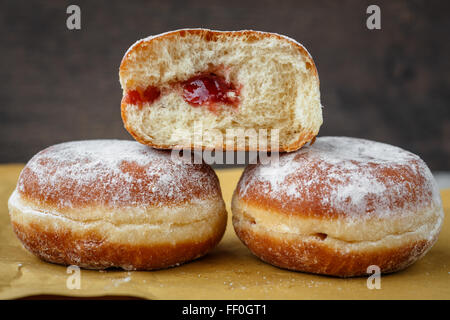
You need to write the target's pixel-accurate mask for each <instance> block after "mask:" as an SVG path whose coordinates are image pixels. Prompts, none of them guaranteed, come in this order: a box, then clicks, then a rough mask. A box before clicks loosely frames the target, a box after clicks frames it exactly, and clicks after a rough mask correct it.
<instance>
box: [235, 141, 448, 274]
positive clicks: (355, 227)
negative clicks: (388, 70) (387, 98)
mask: <svg viewBox="0 0 450 320" xmlns="http://www.w3.org/2000/svg"><path fill="white" fill-rule="evenodd" d="M231 208H232V212H233V226H234V229H235V231H236V234H237V236H238V237H239V238H240V239H241V241H242V242H243V243H244V244H245V245H246V246H247V247H248V248H249V249H250V251H252V253H253V254H255V255H256V256H257V257H259V258H260V259H262V260H263V261H266V262H268V263H270V264H272V265H275V266H278V267H281V268H286V269H290V270H296V271H303V272H310V273H317V274H323V275H330V276H338V277H352V276H362V275H366V274H368V270H367V268H368V267H369V266H371V265H376V266H378V267H379V268H380V271H381V272H382V273H390V272H395V271H398V270H402V269H404V268H406V267H408V266H410V265H411V264H413V263H414V262H415V261H417V260H418V259H420V258H421V257H423V256H424V255H425V254H426V253H427V252H428V250H429V249H430V248H431V247H432V246H433V244H434V243H435V242H436V241H437V238H438V235H439V232H440V230H441V226H442V222H443V216H444V215H443V209H442V202H441V199H440V195H439V189H438V187H437V184H436V182H435V181H434V178H433V176H432V174H431V172H430V170H429V169H428V167H427V166H426V165H425V163H424V162H423V161H422V160H421V159H420V158H419V157H418V156H416V155H414V154H412V153H409V152H407V151H405V150H402V149H400V148H396V147H393V146H389V145H385V144H381V143H375V142H370V141H367V140H361V139H354V138H341V137H325V138H318V139H317V141H316V143H315V144H314V145H312V146H309V147H306V148H303V149H301V150H299V151H297V152H295V153H292V154H284V155H281V156H280V163H279V164H278V167H276V166H274V167H271V166H270V165H262V164H257V165H251V166H248V167H247V168H246V169H245V170H244V172H243V174H242V176H241V179H240V181H239V183H238V186H237V188H236V190H235V192H234V195H233V200H232V205H231Z"/></svg>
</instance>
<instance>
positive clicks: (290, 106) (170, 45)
mask: <svg viewBox="0 0 450 320" xmlns="http://www.w3.org/2000/svg"><path fill="white" fill-rule="evenodd" d="M119 75H120V83H121V85H122V89H123V99H122V118H123V121H124V124H125V127H126V129H127V130H128V131H129V132H130V133H131V135H132V136H133V137H134V138H135V139H136V140H137V141H139V142H141V143H144V144H147V145H150V146H154V147H157V148H163V149H166V148H169V149H171V148H175V147H176V148H191V147H194V148H200V147H201V148H203V149H208V150H212V149H220V148H222V149H225V147H226V148H227V149H228V150H253V151H258V150H259V151H267V150H274V148H278V147H279V148H280V150H281V151H292V150H297V149H298V148H300V147H301V146H302V145H303V144H305V143H306V142H308V141H310V140H312V139H313V138H314V137H315V136H316V135H317V133H318V132H319V128H320V125H321V124H322V110H321V104H320V91H319V77H318V74H317V69H316V67H315V65H314V62H313V59H312V58H311V56H310V54H309V53H308V52H307V51H306V49H305V48H304V47H303V46H302V45H301V44H299V43H298V42H296V41H295V40H293V39H290V38H288V37H285V36H281V35H278V34H274V33H267V32H258V31H234V32H223V31H212V30H206V29H183V30H177V31H172V32H167V33H164V34H160V35H156V36H153V37H149V38H146V39H142V40H140V41H138V42H136V43H135V44H134V45H133V46H131V47H130V49H128V51H127V52H126V53H125V56H124V58H123V60H122V63H121V65H120V71H119ZM233 129H235V130H239V129H247V130H249V131H250V130H251V132H247V133H246V134H247V135H252V134H257V135H264V136H263V137H264V139H261V140H259V139H255V140H246V141H243V142H242V143H235V135H234V134H233ZM200 130H201V131H202V132H203V133H204V135H203V137H202V139H200V140H196V138H194V135H196V134H198V132H199V131H200ZM260 130H264V131H263V132H260ZM226 133H228V134H226ZM266 134H267V136H268V137H267V140H269V142H266V139H265V135H266ZM274 140H279V145H278V141H277V142H276V144H274V143H271V141H274Z"/></svg>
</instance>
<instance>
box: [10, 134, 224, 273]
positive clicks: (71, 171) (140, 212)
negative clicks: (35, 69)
mask: <svg viewBox="0 0 450 320" xmlns="http://www.w3.org/2000/svg"><path fill="white" fill-rule="evenodd" d="M9 211H10V217H11V222H12V226H13V229H14V232H15V233H16V235H17V236H18V238H19V239H20V240H21V241H22V243H23V245H24V246H25V248H27V249H28V250H29V251H31V252H32V253H34V254H35V255H37V256H38V257H40V258H42V259H43V260H46V261H50V262H54V263H59V264H65V265H69V264H72V265H78V266H80V267H84V268H89V269H104V268H108V267H119V268H123V269H126V270H149V269H158V268H165V267H169V266H174V265H177V264H180V263H183V262H186V261H189V260H192V259H195V258H197V257H200V256H202V255H204V254H206V253H207V252H208V251H209V250H211V249H212V248H214V246H215V245H216V244H217V243H218V242H219V241H220V239H221V237H222V235H223V233H224V230H225V226H226V217H227V213H226V210H225V205H224V202H223V200H222V195H221V191H220V186H219V182H218V179H217V176H216V175H215V173H214V171H213V170H212V169H211V167H209V166H208V165H206V164H190V163H187V162H186V161H184V160H182V159H181V158H180V159H177V158H174V159H173V158H172V157H171V154H170V152H167V151H159V150H155V149H152V148H149V147H147V146H144V145H141V144H139V143H137V142H132V141H125V140H123V141H121V140H90V141H77V142H68V143H62V144H58V145H55V146H52V147H49V148H47V149H45V150H43V151H41V152H39V153H38V154H37V155H35V156H34V157H33V158H32V159H31V160H30V161H29V162H28V164H27V165H26V166H25V168H24V169H23V171H22V173H21V174H20V177H19V181H18V183H17V188H16V190H15V191H14V192H13V194H12V195H11V197H10V199H9Z"/></svg>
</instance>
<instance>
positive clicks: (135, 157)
mask: <svg viewBox="0 0 450 320" xmlns="http://www.w3.org/2000/svg"><path fill="white" fill-rule="evenodd" d="M17 190H18V192H19V193H20V194H21V195H23V196H25V197H27V198H30V199H32V200H35V201H36V200H37V201H38V202H39V203H42V204H46V205H51V206H55V207H57V208H59V209H61V208H74V207H83V206H87V205H102V206H107V207H120V206H133V207H135V206H163V205H171V204H180V203H183V202H185V201H191V200H195V199H205V198H211V197H217V196H220V188H219V183H218V180H217V177H216V175H215V173H214V171H213V170H212V169H211V168H210V167H209V166H208V165H206V164H191V163H188V162H186V161H183V160H182V159H181V158H178V159H176V158H174V159H172V157H171V153H170V152H169V151H161V150H156V149H152V148H150V147H147V146H144V145H141V144H139V143H137V142H134V141H126V140H88V141H75V142H67V143H62V144H58V145H54V146H52V147H49V148H47V149H45V150H43V151H41V152H39V153H38V154H36V155H35V156H34V157H33V158H32V159H31V160H30V161H29V162H28V164H27V165H26V166H25V168H24V169H23V171H22V173H21V175H20V177H19V182H18V185H17Z"/></svg>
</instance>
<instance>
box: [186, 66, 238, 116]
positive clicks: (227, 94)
mask: <svg viewBox="0 0 450 320" xmlns="http://www.w3.org/2000/svg"><path fill="white" fill-rule="evenodd" d="M182 87H183V98H184V100H185V101H186V102H187V103H189V104H190V105H192V106H194V107H197V106H201V105H206V106H208V107H209V108H210V109H211V108H212V107H213V106H214V105H217V104H219V103H221V104H227V105H231V106H233V107H237V104H238V103H239V90H238V89H237V88H236V87H235V86H234V85H233V84H232V83H229V82H226V81H225V78H223V77H220V76H218V75H216V74H214V73H209V74H206V75H200V76H196V77H193V78H191V79H189V80H187V81H185V82H183V83H182Z"/></svg>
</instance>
